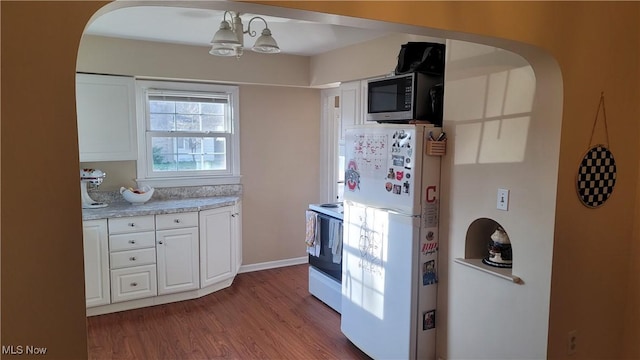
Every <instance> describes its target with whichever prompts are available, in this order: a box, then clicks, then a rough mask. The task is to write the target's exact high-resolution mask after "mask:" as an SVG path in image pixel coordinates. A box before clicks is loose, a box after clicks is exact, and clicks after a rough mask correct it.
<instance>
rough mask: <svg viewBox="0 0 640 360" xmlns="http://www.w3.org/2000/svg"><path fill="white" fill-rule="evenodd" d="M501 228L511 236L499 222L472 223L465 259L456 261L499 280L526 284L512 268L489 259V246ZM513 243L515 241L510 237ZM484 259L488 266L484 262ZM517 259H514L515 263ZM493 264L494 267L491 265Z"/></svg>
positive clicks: (486, 220) (466, 240) (484, 219)
mask: <svg viewBox="0 0 640 360" xmlns="http://www.w3.org/2000/svg"><path fill="white" fill-rule="evenodd" d="M498 228H501V229H502V230H504V233H506V235H507V236H508V235H509V232H508V229H505V227H504V226H502V225H501V224H499V223H498V222H497V221H495V220H493V219H489V218H478V219H476V220H474V221H473V222H471V224H470V225H469V228H468V229H467V237H466V239H465V248H464V258H456V259H454V261H455V262H456V263H458V264H462V265H465V266H468V267H471V268H473V269H476V270H480V271H482V272H485V273H488V274H491V275H494V276H497V277H499V278H502V279H505V280H508V281H511V282H514V283H516V284H523V283H524V282H523V281H522V279H521V278H520V277H518V276H515V275H513V272H512V268H511V267H508V266H507V265H505V264H503V263H496V262H495V261H491V259H489V245H490V244H491V241H492V240H491V235H492V234H494V232H495V231H496V229H498ZM509 240H510V241H511V243H513V239H512V238H511V237H509ZM483 259H485V260H486V262H488V263H490V264H487V263H485V262H483ZM515 261H516V259H513V262H514V263H515ZM491 263H493V265H491Z"/></svg>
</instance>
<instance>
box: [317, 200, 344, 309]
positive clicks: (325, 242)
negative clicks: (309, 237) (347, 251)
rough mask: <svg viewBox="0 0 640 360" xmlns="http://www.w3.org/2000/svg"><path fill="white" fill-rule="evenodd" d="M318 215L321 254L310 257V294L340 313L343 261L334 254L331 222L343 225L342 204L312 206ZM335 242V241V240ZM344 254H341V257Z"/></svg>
mask: <svg viewBox="0 0 640 360" xmlns="http://www.w3.org/2000/svg"><path fill="white" fill-rule="evenodd" d="M309 210H311V211H314V212H316V213H317V214H318V215H317V216H318V217H317V221H318V227H317V230H318V231H319V232H320V233H319V234H316V236H318V237H319V238H320V242H321V245H320V248H321V251H320V253H319V254H315V255H311V254H310V255H309V293H311V294H312V295H313V296H315V297H316V298H318V299H320V300H321V301H322V302H324V303H325V304H327V305H329V307H331V308H332V309H334V310H335V311H337V312H338V313H340V305H341V304H342V285H341V282H342V261H338V260H337V259H336V258H335V256H334V255H333V254H332V250H333V249H332V244H331V239H330V237H331V236H332V235H331V231H330V228H331V222H339V223H342V217H343V216H342V215H343V210H344V209H343V207H342V203H329V204H310V205H309ZM334 241H335V239H334ZM341 254H342V253H340V255H341Z"/></svg>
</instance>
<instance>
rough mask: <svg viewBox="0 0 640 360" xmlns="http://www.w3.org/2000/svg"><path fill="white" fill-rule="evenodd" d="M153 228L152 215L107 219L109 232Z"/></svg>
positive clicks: (127, 231) (151, 229) (150, 229)
mask: <svg viewBox="0 0 640 360" xmlns="http://www.w3.org/2000/svg"><path fill="white" fill-rule="evenodd" d="M153 230H155V222H154V219H153V215H145V216H129V217H123V218H113V219H109V234H122V233H131V232H141V231H153Z"/></svg>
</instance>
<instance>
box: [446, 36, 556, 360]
mask: <svg viewBox="0 0 640 360" xmlns="http://www.w3.org/2000/svg"><path fill="white" fill-rule="evenodd" d="M544 91H545V88H544V87H542V86H539V84H538V82H537V79H536V75H535V74H534V70H533V68H532V67H531V66H530V65H529V63H528V62H527V61H525V60H524V59H523V58H522V57H520V56H518V55H516V54H513V53H511V52H508V51H505V50H501V49H497V48H493V47H489V46H484V45H478V44H472V43H467V42H462V41H448V42H447V67H446V74H445V112H444V128H445V131H446V132H447V134H448V139H449V141H448V145H447V155H446V156H445V157H444V158H443V165H442V166H443V171H442V173H443V175H442V176H443V177H442V189H443V194H442V199H443V206H442V209H441V212H442V213H441V228H442V229H443V230H442V231H443V234H442V235H441V239H444V240H443V241H442V244H441V249H440V254H439V256H440V259H446V261H441V262H440V264H442V266H441V269H439V271H440V276H439V278H440V279H441V281H440V282H439V289H438V291H439V301H438V314H439V319H438V326H439V328H438V331H439V332H438V339H439V344H438V345H439V347H438V348H439V352H440V356H445V357H446V358H449V359H469V358H474V359H477V358H493V359H524V358H526V359H542V358H545V357H546V354H547V333H548V318H549V297H550V287H551V265H552V253H553V239H554V219H555V201H556V179H557V173H558V153H559V143H560V123H559V122H553V121H552V120H550V119H553V117H551V116H546V115H547V114H545V110H544V108H545V105H546V104H545V101H547V100H546V99H547V98H546V96H545V94H544ZM498 188H504V189H509V190H510V203H509V210H508V211H501V210H497V209H496V196H497V190H498ZM479 218H490V219H493V220H495V221H497V222H498V223H499V224H501V225H502V226H503V227H504V229H505V230H506V231H507V233H508V235H509V237H510V239H511V242H512V248H513V258H514V260H513V269H512V273H513V274H514V275H517V276H519V277H520V278H522V280H523V281H524V283H523V284H515V283H513V282H509V281H507V280H504V279H501V278H499V277H496V276H493V275H490V274H487V273H484V272H480V271H478V270H476V269H473V268H470V267H467V266H464V265H461V264H459V263H456V262H454V259H455V258H464V257H465V247H466V241H467V230H468V229H469V225H470V224H471V223H472V222H473V221H474V220H476V219H479ZM446 239H448V243H447V242H446ZM470 241H478V242H480V243H481V244H480V245H477V244H476V246H479V247H481V248H485V249H486V246H487V244H488V241H489V238H483V239H470ZM443 322H444V323H443ZM445 349H448V353H445V351H446V350H445Z"/></svg>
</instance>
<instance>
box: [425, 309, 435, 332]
mask: <svg viewBox="0 0 640 360" xmlns="http://www.w3.org/2000/svg"><path fill="white" fill-rule="evenodd" d="M435 327H436V311H435V310H431V311H425V312H424V313H423V314H422V330H431V329H433V328H435Z"/></svg>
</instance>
